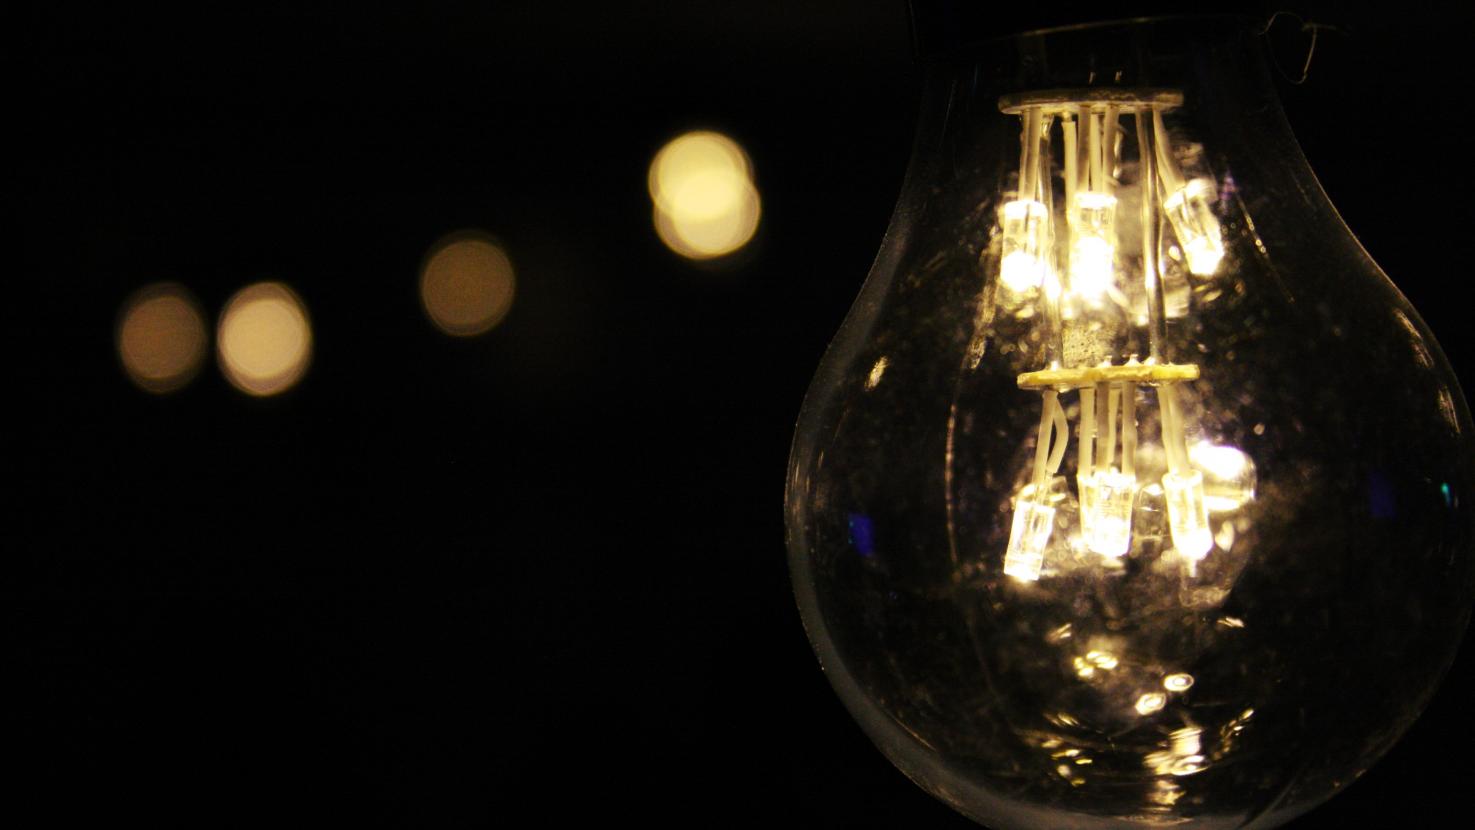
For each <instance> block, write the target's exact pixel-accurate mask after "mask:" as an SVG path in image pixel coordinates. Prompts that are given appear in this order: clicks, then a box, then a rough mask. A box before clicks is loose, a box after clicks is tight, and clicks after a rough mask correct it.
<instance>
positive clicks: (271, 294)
mask: <svg viewBox="0 0 1475 830" xmlns="http://www.w3.org/2000/svg"><path fill="white" fill-rule="evenodd" d="M216 341H217V349H218V352H219V359H220V369H221V371H222V372H223V373H224V374H225V377H226V379H227V380H229V381H230V382H231V384H232V385H233V386H235V387H236V388H237V389H239V390H241V391H242V392H245V393H247V394H249V395H258V396H260V395H275V394H278V393H280V392H285V391H286V390H288V389H290V388H291V387H292V386H293V385H294V384H295V383H297V381H298V380H300V379H301V378H302V375H303V373H304V372H306V371H307V364H308V361H309V360H310V359H311V357H312V327H311V325H310V324H309V323H308V320H307V310H306V308H304V307H303V305H302V301H301V300H300V299H298V298H297V295H296V294H295V293H293V291H292V289H290V288H288V287H287V286H285V285H283V284H282V283H279V282H261V283H256V284H255V285H250V286H247V287H245V288H243V289H241V290H240V291H238V292H236V294H235V296H233V297H231V298H230V300H229V301H228V302H227V303H226V304H225V310H224V311H222V312H221V314H220V329H219V333H218V334H217V336H216Z"/></svg>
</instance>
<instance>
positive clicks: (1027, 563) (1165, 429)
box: [999, 89, 1224, 582]
mask: <svg viewBox="0 0 1475 830" xmlns="http://www.w3.org/2000/svg"><path fill="white" fill-rule="evenodd" d="M1182 102H1183V96H1182V94H1181V93H1180V92H1177V91H1175V90H1151V89H1145V90H1123V89H1109V90H1107V89H1086V90H1055V91H1046V92H1039V93H1029V94H1026V95H1020V96H1009V97H1006V98H1004V99H1002V100H1001V101H1000V102H999V108H1000V110H1002V111H1003V112H1005V113H1007V114H1017V115H1019V116H1020V119H1021V121H1022V125H1023V129H1022V141H1021V151H1020V164H1019V190H1018V192H1017V193H1016V194H1015V197H1016V198H1014V199H1013V200H1011V201H1008V202H1006V203H1005V204H1004V205H1003V206H1002V208H1001V209H1000V211H999V213H1000V225H1001V237H1000V238H1001V247H1000V251H999V254H1000V256H999V280H1000V282H1001V283H1002V284H1003V286H1004V288H1005V289H1007V290H1009V291H1012V292H1015V293H1016V294H1019V295H1028V294H1031V293H1035V294H1037V295H1038V296H1037V301H1038V302H1039V303H1040V304H1041V305H1042V306H1043V308H1042V311H1043V315H1042V317H1041V319H1043V320H1044V321H1045V323H1046V325H1048V326H1049V327H1050V336H1049V337H1047V338H1046V341H1047V344H1048V345H1047V348H1048V350H1049V354H1048V365H1047V367H1046V368H1044V369H1041V370H1039V371H1034V372H1026V373H1024V374H1022V375H1020V376H1019V386H1020V388H1021V389H1031V390H1037V391H1039V392H1040V393H1041V396H1042V398H1043V406H1042V410H1041V415H1040V425H1039V435H1038V439H1037V443H1036V446H1035V457H1034V468H1033V472H1032V475H1031V476H1030V479H1029V483H1028V484H1026V485H1025V486H1024V487H1023V488H1022V489H1021V490H1020V491H1019V492H1018V493H1016V494H1015V498H1014V520H1013V524H1012V526H1011V528H1010V534H1009V545H1008V548H1007V550H1006V551H1005V554H1004V573H1006V574H1008V575H1009V576H1012V577H1014V578H1016V579H1020V580H1024V581H1030V582H1032V581H1036V580H1038V579H1039V578H1040V573H1041V570H1042V568H1043V566H1044V564H1045V558H1046V551H1047V548H1048V546H1049V543H1050V538H1051V536H1052V534H1053V532H1054V529H1055V519H1056V508H1055V507H1054V506H1053V502H1055V501H1056V498H1055V495H1056V494H1053V493H1052V492H1051V489H1052V488H1051V483H1052V482H1053V481H1055V477H1056V474H1057V472H1058V471H1059V469H1060V465H1061V462H1062V461H1063V460H1064V457H1065V450H1066V444H1067V441H1068V438H1069V424H1068V421H1067V417H1066V414H1065V409H1064V407H1063V406H1062V404H1061V401H1060V396H1061V395H1062V394H1066V393H1069V392H1075V393H1077V395H1078V396H1079V404H1080V406H1079V409H1080V431H1079V441H1078V447H1077V449H1078V460H1077V471H1076V483H1077V487H1078V488H1079V494H1080V498H1079V503H1080V517H1081V518H1080V523H1081V538H1082V541H1083V543H1084V545H1085V546H1086V548H1088V549H1089V550H1090V551H1092V552H1094V553H1095V554H1099V555H1101V556H1105V557H1109V558H1113V559H1120V558H1121V557H1124V556H1125V555H1126V554H1127V553H1128V551H1129V550H1130V549H1131V542H1132V519H1133V513H1134V510H1135V508H1136V502H1137V497H1138V493H1139V490H1140V482H1139V480H1138V477H1137V471H1136V453H1137V439H1138V434H1137V432H1138V431H1137V414H1136V408H1137V398H1138V393H1139V391H1140V390H1141V389H1142V388H1144V387H1146V388H1150V389H1154V390H1155V391H1156V399H1157V406H1158V410H1159V413H1158V414H1159V422H1160V424H1161V433H1162V434H1161V440H1162V444H1163V450H1164V455H1165V456H1166V459H1167V471H1166V472H1165V473H1164V475H1163V477H1162V488H1163V494H1164V501H1165V503H1166V507H1167V513H1168V527H1169V531H1170V533H1171V535H1172V540H1173V547H1174V548H1175V549H1176V550H1177V551H1178V553H1179V554H1180V555H1181V556H1182V557H1184V558H1185V559H1186V560H1188V562H1189V563H1190V567H1193V566H1194V565H1196V563H1197V562H1198V561H1200V560H1202V559H1203V558H1204V557H1205V556H1207V555H1208V553H1209V551H1210V550H1211V549H1212V547H1213V544H1214V542H1213V536H1212V534H1211V533H1210V529H1209V519H1208V508H1207V503H1206V501H1205V498H1204V483H1203V475H1202V474H1201V473H1200V472H1198V471H1197V470H1195V469H1193V468H1192V466H1190V464H1189V461H1188V447H1187V443H1186V439H1185V427H1184V422H1183V410H1182V407H1181V405H1180V404H1179V402H1178V394H1177V390H1176V385H1177V384H1179V383H1183V382H1187V381H1193V380H1196V379H1198V376H1199V369H1198V367H1197V366H1196V365H1191V364H1188V365H1184V364H1174V363H1171V362H1168V361H1166V360H1165V358H1164V354H1163V341H1164V339H1165V333H1166V328H1165V319H1164V318H1165V312H1164V301H1163V289H1162V271H1161V268H1160V262H1159V256H1158V246H1159V231H1160V227H1161V225H1162V224H1163V223H1162V221H1161V220H1162V218H1164V217H1165V218H1166V220H1167V221H1166V224H1167V225H1169V226H1171V228H1172V232H1173V234H1174V236H1175V237H1176V239H1177V242H1178V246H1179V249H1180V252H1181V259H1182V260H1183V262H1184V264H1185V265H1186V267H1187V269H1188V271H1189V272H1191V273H1193V274H1195V275H1198V276H1208V275H1211V274H1213V273H1214V272H1215V271H1216V270H1217V269H1218V267H1219V262H1220V260H1221V259H1222V258H1223V256H1224V246H1223V240H1222V236H1221V233H1220V229H1219V223H1218V220H1217V219H1215V217H1214V214H1213V209H1212V200H1213V197H1214V186H1213V183H1212V182H1211V181H1209V180H1207V179H1191V180H1185V178H1184V176H1183V174H1182V172H1181V171H1180V170H1179V167H1178V164H1177V162H1176V160H1175V158H1174V156H1173V153H1172V151H1171V147H1170V146H1169V144H1168V132H1167V130H1166V129H1165V128H1164V126H1163V117H1162V113H1163V111H1164V110H1168V109H1172V108H1173V107H1176V106H1178V105H1180V104H1181V103H1182ZM1123 119H1129V120H1130V121H1131V122H1132V123H1133V124H1134V125H1135V129H1136V136H1137V145H1138V173H1139V182H1140V183H1141V186H1140V187H1139V188H1138V190H1139V191H1140V193H1141V199H1140V203H1141V212H1142V217H1141V222H1140V226H1139V227H1140V234H1141V237H1142V238H1141V240H1140V244H1141V252H1142V269H1141V273H1140V275H1135V276H1136V277H1137V278H1140V279H1141V280H1143V285H1144V287H1145V289H1146V294H1147V309H1148V314H1147V317H1148V344H1149V354H1148V356H1147V358H1146V360H1144V361H1141V362H1139V361H1138V360H1137V358H1136V357H1135V356H1133V357H1131V358H1129V359H1128V360H1126V361H1125V362H1124V363H1121V364H1116V365H1114V364H1113V363H1112V362H1111V361H1105V362H1102V363H1101V364H1099V365H1094V366H1066V365H1064V364H1065V363H1066V362H1067V361H1066V355H1065V350H1064V347H1063V345H1062V334H1061V332H1062V319H1061V317H1062V311H1061V310H1062V305H1063V304H1066V303H1068V304H1069V305H1070V307H1071V308H1072V309H1074V310H1075V313H1076V314H1077V315H1078V316H1080V317H1082V318H1084V319H1083V320H1081V321H1080V323H1079V324H1088V323H1089V318H1090V317H1091V315H1092V314H1093V311H1095V310H1097V309H1102V308H1103V307H1105V306H1106V305H1107V304H1108V303H1116V304H1118V305H1122V306H1125V305H1126V303H1127V299H1126V296H1125V295H1124V293H1123V292H1122V290H1121V286H1120V285H1119V284H1118V280H1119V279H1126V278H1131V277H1133V276H1134V275H1130V274H1126V273H1123V272H1122V271H1121V269H1119V268H1118V265H1117V251H1118V248H1119V243H1121V242H1122V240H1120V239H1119V236H1120V235H1119V233H1118V227H1117V221H1116V220H1117V207H1118V201H1117V196H1116V189H1117V186H1118V181H1117V175H1118V169H1119V167H1120V163H1121V150H1122V143H1123V141H1124V139H1125V138H1126V135H1127V133H1126V131H1125V130H1124V129H1123V126H1122V121H1123ZM1057 121H1058V122H1059V124H1060V133H1061V145H1062V149H1063V159H1062V164H1061V175H1062V178H1063V179H1064V188H1063V191H1064V197H1065V211H1064V214H1065V230H1066V234H1065V244H1064V245H1063V246H1062V247H1063V250H1058V251H1057V247H1056V233H1055V230H1056V229H1055V222H1056V220H1055V214H1054V188H1053V186H1052V184H1053V183H1052V181H1051V170H1052V165H1051V160H1050V154H1051V132H1052V127H1053V126H1054V124H1055V123H1056V122H1057ZM1059 259H1063V260H1064V262H1065V266H1066V267H1065V268H1064V269H1060V268H1057V267H1056V264H1057V261H1058V260H1059ZM1062 270H1063V271H1064V274H1065V281H1064V283H1063V284H1062V281H1061V279H1060V276H1059V274H1060V272H1061V271H1062Z"/></svg>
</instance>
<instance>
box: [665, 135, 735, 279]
mask: <svg viewBox="0 0 1475 830" xmlns="http://www.w3.org/2000/svg"><path fill="white" fill-rule="evenodd" d="M647 186H648V188H649V190H650V196H651V202H652V203H653V205H654V213H653V214H652V222H653V223H654V225H655V229H656V234H657V235H658V236H659V237H660V238H661V241H662V242H664V243H665V244H666V246H667V247H669V248H670V249H671V250H673V251H675V252H676V253H678V254H680V255H681V256H684V257H687V258H689V259H711V258H714V257H719V256H724V255H726V254H730V253H732V252H733V251H736V250H738V249H739V248H741V247H743V246H744V245H746V244H748V242H749V240H751V239H752V238H753V234H754V233H755V232H756V231H757V230H758V220H759V218H760V216H761V215H762V206H761V203H760V200H759V197H758V190H757V188H756V187H755V186H754V185H753V178H752V166H751V165H750V164H749V162H748V157H747V154H746V153H744V152H743V150H742V148H741V147H739V146H738V145H737V143H736V142H734V141H733V140H732V139H730V138H728V137H727V136H724V135H721V134H719V133H713V132H693V133H686V134H684V135H681V136H677V137H676V138H674V139H672V140H671V141H670V142H668V143H667V144H666V146H665V147H663V148H661V151H660V152H659V153H657V154H656V157H655V159H654V160H652V161H651V165H650V172H649V174H648V176H647Z"/></svg>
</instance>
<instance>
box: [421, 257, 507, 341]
mask: <svg viewBox="0 0 1475 830" xmlns="http://www.w3.org/2000/svg"><path fill="white" fill-rule="evenodd" d="M516 286H517V279H516V277H515V276H514V274H513V271H512V261H511V260H510V259H508V258H507V253H506V251H504V250H502V248H501V246H499V245H498V244H497V243H496V242H494V241H493V240H492V239H491V238H490V237H487V236H485V235H483V234H478V233H474V232H469V231H463V232H461V233H456V234H451V235H450V236H447V237H444V238H442V239H441V240H440V241H439V242H437V243H435V245H433V246H432V247H431V249H430V255H429V256H428V257H426V259H425V265H424V266H423V267H421V269H420V303H421V305H423V306H424V308H425V313H426V314H427V315H428V316H429V317H430V322H432V323H434V324H435V327H436V328H438V329H440V330H441V331H443V332H445V333H446V334H450V335H454V336H456V337H471V336H474V335H478V334H482V333H484V332H486V331H489V330H490V329H491V328H492V327H493V326H495V325H497V324H498V323H500V322H502V318H503V317H506V316H507V312H508V311H509V310H511V308H512V298H513V295H514V293H515V291H516Z"/></svg>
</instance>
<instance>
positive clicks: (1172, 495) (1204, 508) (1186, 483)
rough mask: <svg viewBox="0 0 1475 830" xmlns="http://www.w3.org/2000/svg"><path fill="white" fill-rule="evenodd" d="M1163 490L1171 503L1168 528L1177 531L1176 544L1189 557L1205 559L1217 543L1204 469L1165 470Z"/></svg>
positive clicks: (1180, 551)
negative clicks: (1205, 486)
mask: <svg viewBox="0 0 1475 830" xmlns="http://www.w3.org/2000/svg"><path fill="white" fill-rule="evenodd" d="M1163 494H1164V496H1165V498H1166V501H1167V503H1168V529H1169V530H1170V531H1171V532H1172V534H1173V547H1175V548H1177V549H1178V552H1179V553H1180V554H1182V555H1183V556H1185V557H1187V558H1188V559H1192V560H1194V561H1198V560H1200V559H1203V558H1204V557H1205V556H1207V555H1208V553H1209V550H1210V549H1212V548H1213V547H1214V535H1213V534H1212V533H1211V532H1210V531H1209V508H1208V503H1207V502H1206V501H1205V499H1204V476H1203V473H1200V472H1199V471H1198V470H1191V471H1189V472H1186V473H1174V472H1169V473H1166V474H1164V475H1163Z"/></svg>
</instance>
